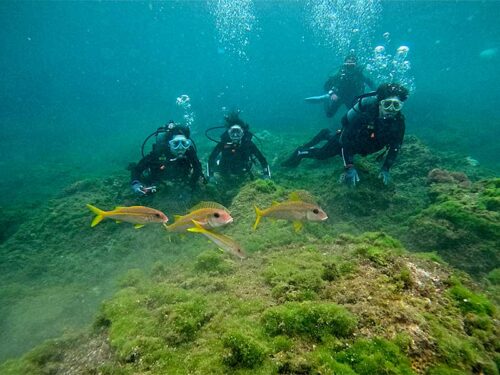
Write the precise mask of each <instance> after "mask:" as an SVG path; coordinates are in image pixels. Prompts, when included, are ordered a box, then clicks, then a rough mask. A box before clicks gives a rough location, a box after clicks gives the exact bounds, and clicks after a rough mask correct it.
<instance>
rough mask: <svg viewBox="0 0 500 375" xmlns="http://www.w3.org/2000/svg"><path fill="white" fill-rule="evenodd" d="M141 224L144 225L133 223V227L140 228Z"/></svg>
mask: <svg viewBox="0 0 500 375" xmlns="http://www.w3.org/2000/svg"><path fill="white" fill-rule="evenodd" d="M143 226H144V224H135V225H134V228H135V229H140V228H142V227H143Z"/></svg>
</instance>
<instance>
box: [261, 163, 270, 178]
mask: <svg viewBox="0 0 500 375" xmlns="http://www.w3.org/2000/svg"><path fill="white" fill-rule="evenodd" d="M262 179H263V180H270V179H271V169H270V168H269V165H268V166H267V167H265V168H264V169H263V170H262Z"/></svg>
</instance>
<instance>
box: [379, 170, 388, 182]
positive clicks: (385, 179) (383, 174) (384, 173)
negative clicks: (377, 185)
mask: <svg viewBox="0 0 500 375" xmlns="http://www.w3.org/2000/svg"><path fill="white" fill-rule="evenodd" d="M378 178H380V179H381V180H382V182H383V183H384V185H387V184H389V182H390V181H391V175H390V174H389V171H388V170H387V169H382V170H381V171H380V173H379V174H378Z"/></svg>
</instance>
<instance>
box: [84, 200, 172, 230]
mask: <svg viewBox="0 0 500 375" xmlns="http://www.w3.org/2000/svg"><path fill="white" fill-rule="evenodd" d="M87 207H88V209H89V210H90V211H92V212H93V213H95V214H96V215H97V216H96V217H94V220H92V224H90V226H91V227H95V226H96V225H97V224H99V223H100V222H101V221H102V220H103V219H106V218H110V219H113V220H116V221H117V222H121V221H126V222H127V223H132V224H135V225H134V227H135V228H136V229H138V228H141V227H143V226H144V225H146V224H151V223H160V224H163V225H164V226H166V223H167V222H168V217H167V216H166V215H165V214H164V213H163V212H161V211H158V210H155V209H154V208H149V207H144V206H131V207H115V209H114V210H112V211H103V210H101V209H99V208H97V207H94V206H92V205H90V204H87Z"/></svg>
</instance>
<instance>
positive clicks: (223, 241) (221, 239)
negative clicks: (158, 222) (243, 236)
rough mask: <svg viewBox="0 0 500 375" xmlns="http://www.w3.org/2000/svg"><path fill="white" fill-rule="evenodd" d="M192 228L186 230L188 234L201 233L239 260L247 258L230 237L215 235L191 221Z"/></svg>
mask: <svg viewBox="0 0 500 375" xmlns="http://www.w3.org/2000/svg"><path fill="white" fill-rule="evenodd" d="M193 224H194V228H188V231H189V232H194V233H201V234H203V235H205V236H206V237H207V238H208V239H209V240H210V241H212V242H213V243H215V244H216V245H217V246H218V247H219V248H220V249H222V250H225V251H227V252H229V253H231V254H233V255H234V256H236V257H238V258H240V259H245V258H246V257H247V256H246V254H245V251H244V250H243V249H242V247H241V246H240V245H239V244H238V243H237V242H236V241H235V240H233V239H232V238H231V237H228V236H225V235H223V234H220V233H215V232H212V231H209V230H207V229H205V228H203V226H202V225H201V224H200V223H198V222H197V221H196V220H193Z"/></svg>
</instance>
